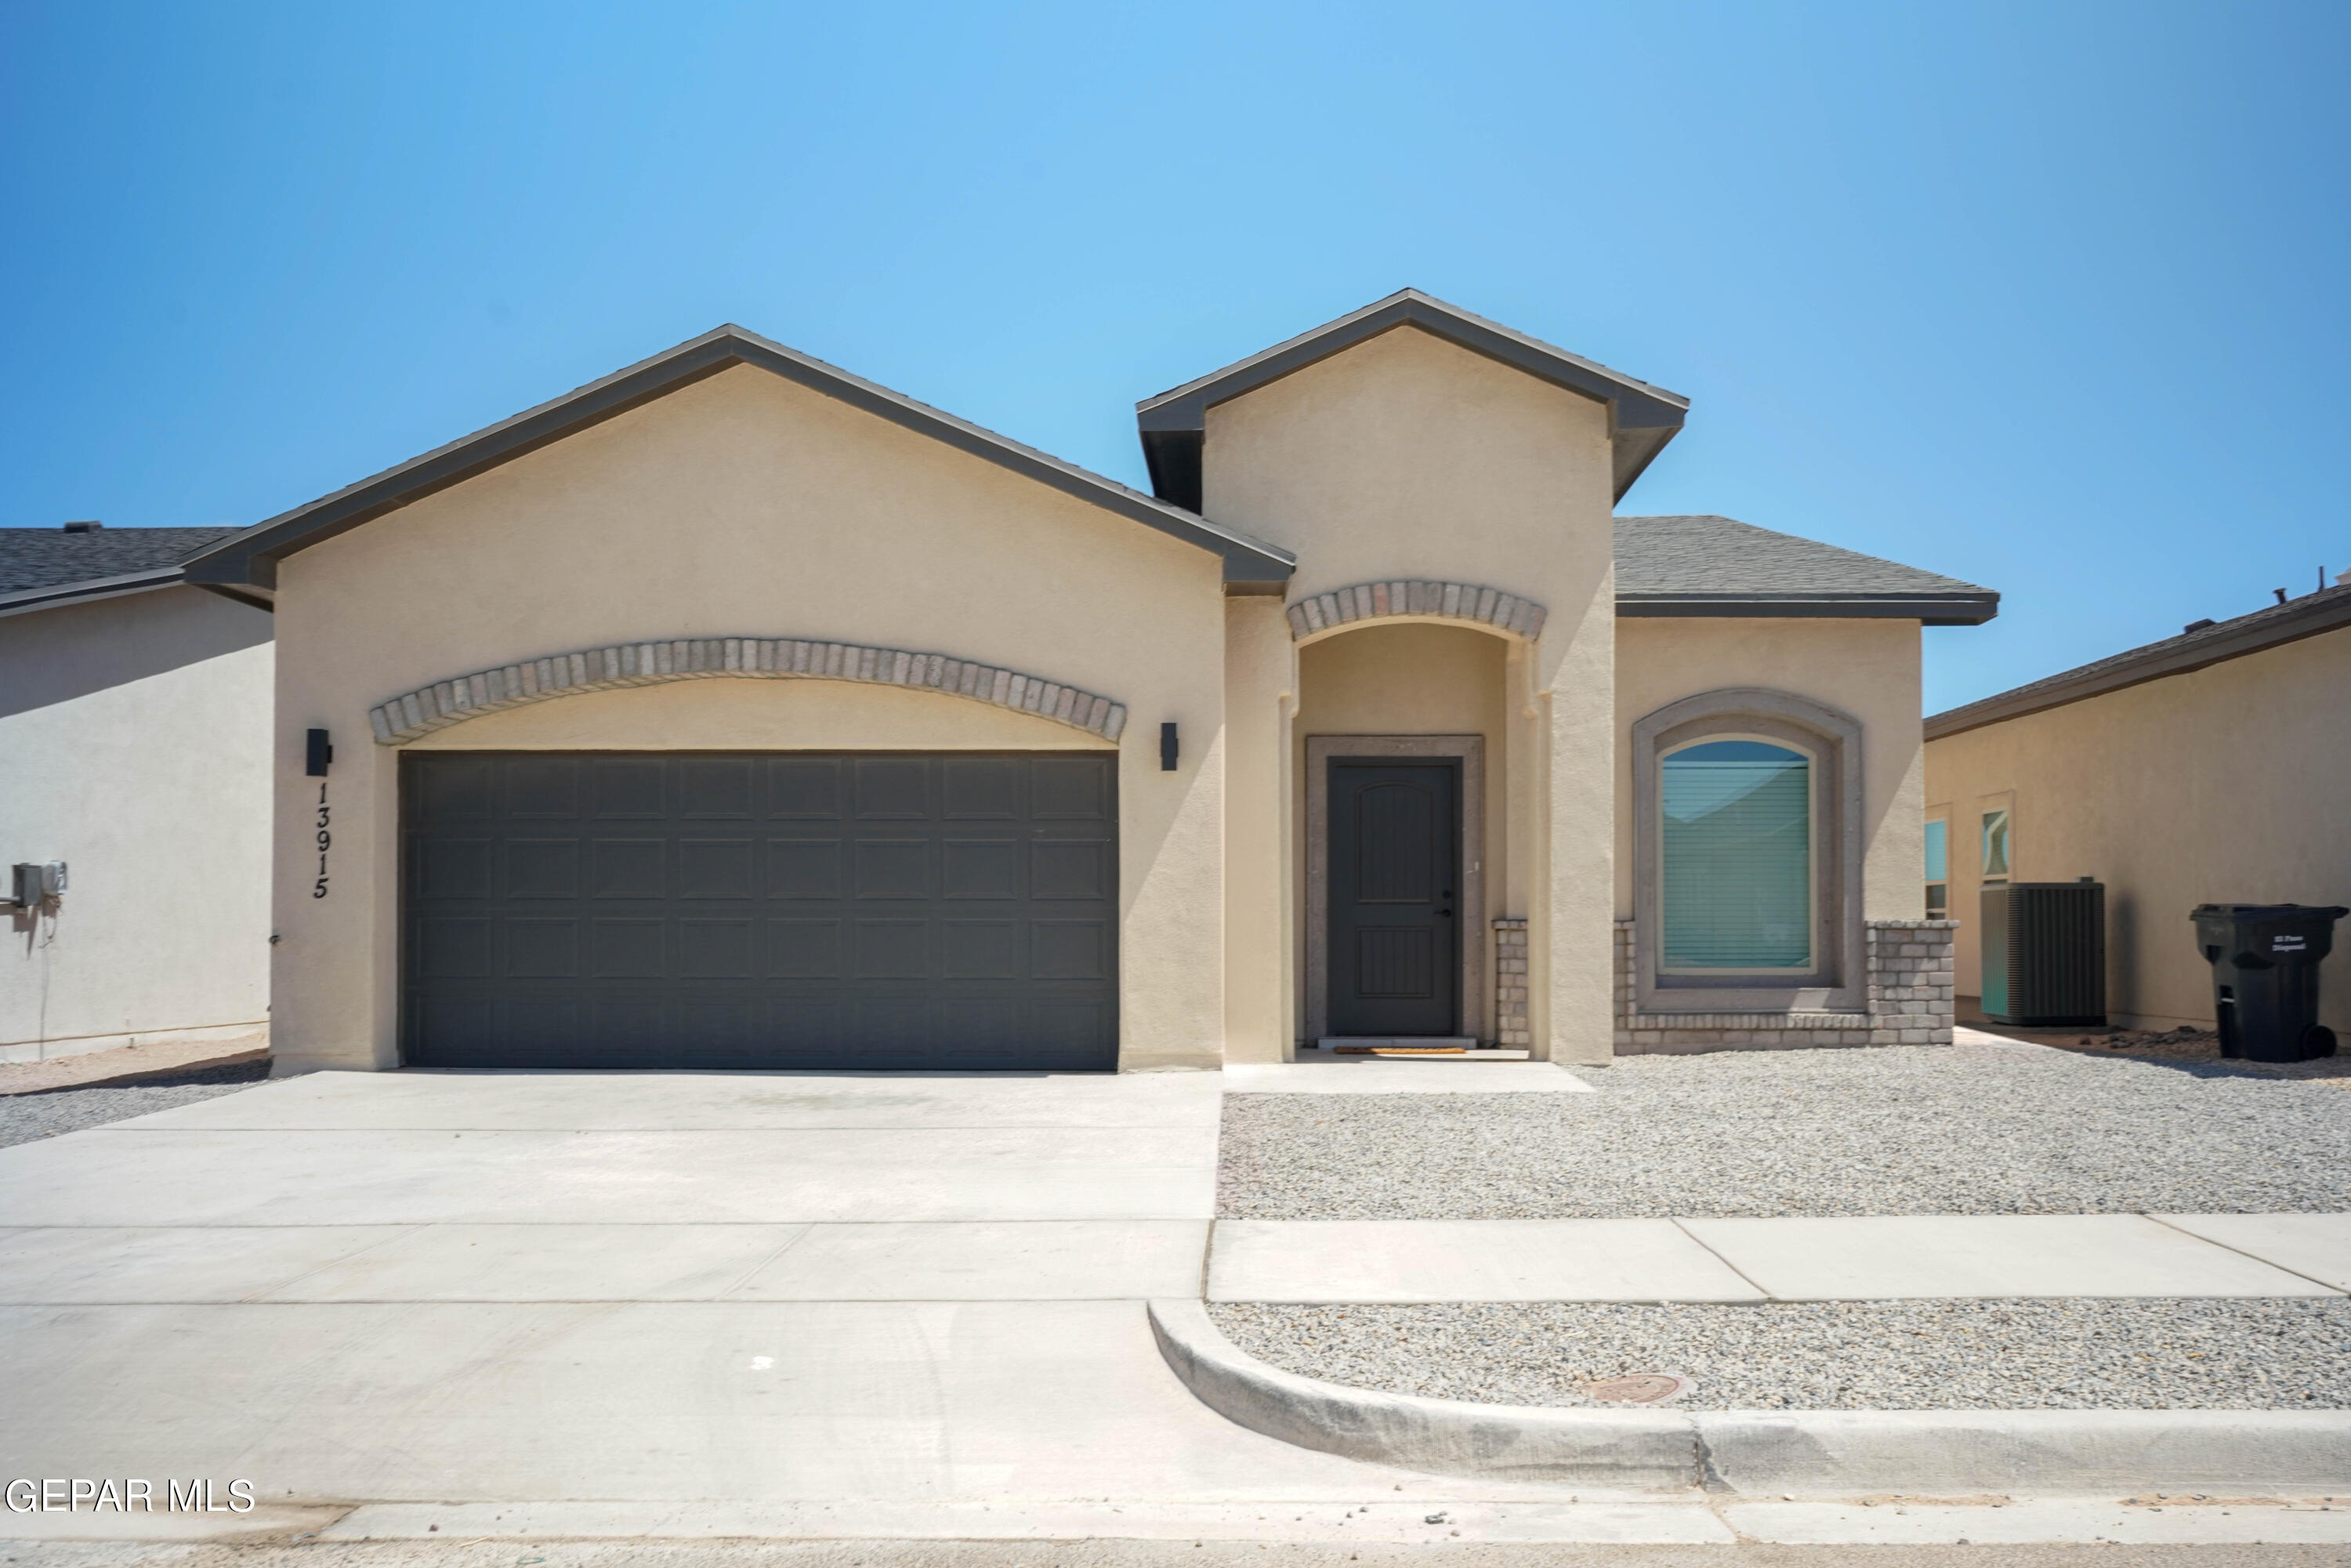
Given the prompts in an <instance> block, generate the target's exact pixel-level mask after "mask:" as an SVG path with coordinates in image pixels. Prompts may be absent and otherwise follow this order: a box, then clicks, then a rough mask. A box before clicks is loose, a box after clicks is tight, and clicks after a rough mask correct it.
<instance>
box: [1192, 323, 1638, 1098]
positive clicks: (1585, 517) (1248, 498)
mask: <svg viewBox="0 0 2351 1568" xmlns="http://www.w3.org/2000/svg"><path fill="white" fill-rule="evenodd" d="M1203 464H1204V493H1205V500H1206V507H1207V513H1208V515H1209V516H1210V517H1215V518H1217V520H1218V521H1220V522H1224V523H1227V524H1230V525H1232V526H1234V527H1237V528H1245V529H1247V530H1249V532H1251V533H1254V534H1257V535H1259V536H1260V537H1262V538H1268V539H1270V540H1273V541H1274V542H1276V543H1279V544H1281V545H1285V546H1288V547H1289V548H1290V549H1295V550H1296V551H1298V552H1299V555H1300V565H1299V572H1298V576H1297V579H1296V580H1295V581H1294V582H1293V583H1292V584H1291V587H1290V599H1291V600H1293V601H1295V600H1296V599H1298V598H1301V597H1303V596H1306V595H1311V594H1313V593H1316V592H1320V591H1323V590H1326V589H1332V588H1341V587H1346V586H1349V585H1351V584H1354V583H1358V582H1365V581H1370V580H1391V579H1396V578H1406V579H1410V578H1421V579H1433V580H1447V581H1456V582H1471V583H1477V584H1480V585H1482V586H1489V587H1493V588H1497V589H1500V590H1502V591H1506V592H1511V593H1517V594H1521V595H1523V596H1525V597H1527V598H1530V599H1532V600H1534V601H1537V602H1538V603H1540V604H1541V605H1543V606H1544V607H1545V609H1546V610H1547V611H1548V612H1549V621H1548V622H1547V624H1546V627H1545V630H1544V633H1543V636H1542V639H1541V643H1539V644H1538V645H1537V646H1536V647H1535V648H1534V649H1533V651H1532V656H1531V659H1529V660H1527V661H1525V662H1524V664H1523V665H1522V666H1520V668H1521V669H1522V678H1520V677H1518V676H1514V680H1513V686H1512V691H1513V695H1512V698H1511V703H1512V706H1513V707H1514V708H1515V711H1514V712H1512V713H1511V714H1510V715H1509V722H1510V724H1512V725H1514V726H1517V727H1519V728H1520V735H1519V737H1518V738H1517V739H1516V740H1515V741H1514V743H1513V750H1514V754H1515V755H1516V756H1517V757H1518V758H1520V763H1521V767H1520V769H1519V770H1518V771H1517V772H1515V773H1510V769H1508V768H1504V769H1501V770H1500V771H1504V772H1505V773H1506V774H1509V775H1510V776H1511V777H1515V778H1517V779H1520V788H1521V793H1520V794H1518V795H1514V796H1512V797H1511V798H1510V805H1511V807H1512V808H1513V809H1514V810H1518V812H1519V815H1520V820H1522V821H1526V822H1527V823H1528V827H1529V831H1528V832H1527V833H1526V835H1525V836H1524V840H1523V842H1521V843H1519V844H1516V845H1514V847H1513V848H1512V850H1511V852H1510V856H1509V857H1508V860H1509V862H1510V863H1507V864H1506V865H1505V867H1504V868H1503V869H1504V873H1505V874H1504V875H1503V876H1502V877H1499V878H1489V882H1492V883H1499V885H1501V886H1503V887H1505V888H1515V889H1516V890H1517V893H1516V894H1506V895H1505V896H1506V899H1507V898H1510V897H1512V896H1515V897H1521V898H1523V899H1524V900H1525V903H1524V904H1512V906H1511V907H1510V909H1509V910H1508V913H1510V914H1514V915H1515V914H1524V915H1527V916H1528V918H1529V920H1530V923H1531V933H1530V935H1531V968H1532V969H1533V970H1534V973H1533V975H1532V977H1531V978H1532V985H1531V990H1532V991H1533V993H1534V996H1533V1011H1534V1014H1535V1016H1534V1018H1533V1019H1532V1023H1533V1028H1534V1034H1535V1038H1536V1040H1537V1042H1538V1045H1539V1047H1540V1048H1541V1051H1545V1052H1547V1053H1548V1054H1551V1055H1552V1056H1553V1057H1555V1058H1557V1059H1560V1060H1570V1059H1577V1060H1587V1061H1589V1060H1602V1059H1605V1057H1606V1056H1607V1055H1608V1053H1609V1036H1610V1018H1609V1013H1610V973H1609V940H1610V936H1609V932H1610V925H1609V894H1608V889H1609V886H1610V881H1611V874H1612V873H1611V862H1612V858H1613V854H1612V851H1613V844H1614V831H1613V818H1614V803H1613V800H1612V780H1613V779H1614V766H1613V763H1614V724H1613V702H1612V696H1613V692H1614V675H1613V673H1612V662H1613V659H1614V646H1615V644H1614V634H1613V631H1612V626H1613V622H1614V586H1613V565H1614V563H1613V549H1614V547H1613V539H1612V528H1613V524H1612V523H1611V520H1610V512H1611V505H1610V477H1609V447H1608V422H1607V413H1606V410H1605V408H1604V407H1603V405H1601V404H1599V403H1596V402H1592V401H1590V400H1588V399H1585V398H1583V397H1580V396H1578V395H1577V394H1575V393H1573V392H1566V391H1564V390H1563V389H1561V388H1558V387H1554V386H1552V385H1550V384H1548V383H1546V382H1539V381H1537V380H1535V379H1534V378H1532V377H1531V376H1528V375H1526V374H1524V373H1523V372H1521V371H1515V370H1511V369H1510V368H1509V367H1507V366H1504V365H1501V364H1499V363H1497V362H1495V361H1491V360H1488V359H1485V358H1483V357H1482V356H1479V355H1478V354H1474V353H1471V352H1470V351H1468V350H1465V349H1461V348H1458V347H1456V346H1455V345H1453V344H1450V343H1447V342H1446V341H1445V340H1441V339H1438V338H1437V337H1434V336H1432V335H1430V334H1428V333H1425V332H1421V331H1419V330H1417V329H1412V328H1401V329H1397V330H1395V331H1392V332H1387V333H1384V334H1382V335H1381V336H1379V337H1377V338H1374V339H1371V340H1368V341H1366V342H1364V343H1362V344H1359V345H1357V346H1355V347H1354V348H1352V349H1349V350H1346V351H1345V352H1343V353H1341V354H1338V355H1335V356H1333V357H1332V358H1330V359H1328V360H1324V361H1321V362H1320V363H1317V364H1314V365H1311V366H1309V367H1308V368H1306V369H1305V370H1302V371H1297V372H1295V373H1294V374H1291V375H1289V376H1285V377H1283V378H1281V379H1280V380H1279V381H1276V382H1270V383H1269V384H1267V385H1266V386H1263V387H1260V388H1259V389H1257V390H1255V391H1253V392H1249V393H1248V394H1246V395H1244V396H1242V397H1238V398H1236V399H1233V400H1231V401H1230V402H1224V403H1219V404H1217V406H1215V407H1213V408H1211V409H1210V410H1208V413H1207V443H1206V446H1205V448H1204V455H1203ZM1468 635H1472V636H1475V635H1479V633H1474V632H1473V633H1468ZM1340 640H1343V639H1340ZM1272 669H1273V663H1272V661H1270V660H1269V661H1265V662H1263V665H1262V669H1261V672H1260V674H1259V678H1258V680H1257V681H1256V683H1255V685H1252V686H1251V687H1250V689H1249V691H1248V692H1247V693H1246V694H1242V693H1235V694H1233V695H1232V699H1231V700H1233V701H1234V702H1235V703H1236V704H1238V703H1239V702H1241V701H1242V700H1243V697H1244V695H1246V697H1247V700H1249V701H1250V702H1252V703H1257V704H1270V703H1272V702H1273V701H1275V700H1276V697H1275V693H1276V691H1277V690H1278V689H1279V688H1278V687H1276V686H1274V685H1271V684H1270V683H1271V682H1272V681H1273V679H1274V676H1273V674H1271V672H1272ZM1300 723H1301V725H1302V723H1303V720H1302V719H1301V721H1300ZM1377 733H1395V727H1394V726H1393V725H1392V724H1383V725H1381V726H1380V727H1378V729H1377ZM1274 755H1278V756H1280V757H1282V758H1293V759H1294V758H1295V751H1294V747H1291V746H1283V747H1279V748H1277V750H1276V752H1275V753H1274ZM1299 783H1300V780H1299V779H1297V777H1296V776H1295V774H1294V772H1293V774H1292V776H1291V777H1290V778H1289V779H1282V778H1280V770H1279V769H1278V768H1276V767H1275V766H1274V764H1273V763H1272V762H1271V761H1270V760H1267V759H1260V760H1259V763H1258V764H1257V765H1256V766H1255V767H1254V768H1252V769H1250V770H1249V773H1248V774H1247V775H1246V776H1243V775H1241V774H1240V773H1238V772H1237V773H1236V776H1235V778H1234V779H1233V784H1232V788H1233V789H1235V790H1237V791H1239V790H1260V789H1261V790H1269V791H1272V790H1280V791H1286V792H1287V793H1286V794H1284V795H1283V796H1282V798H1284V799H1294V798H1295V791H1296V789H1298V788H1299ZM1529 800H1532V801H1534V802H1540V804H1535V805H1528V804H1527V803H1526V802H1527V801H1529ZM1294 852H1295V851H1294V850H1293V853H1294ZM1300 894H1301V890H1300V889H1299V888H1298V887H1296V886H1295V885H1293V886H1292V887H1290V889H1288V890H1287V891H1286V894H1285V896H1286V897H1287V898H1288V899H1289V901H1290V904H1293V905H1294V904H1295V902H1296V900H1297V898H1298V897H1299V896H1300ZM1263 895H1264V894H1262V892H1260V894H1259V896H1263ZM1283 917H1285V916H1283V915H1278V914H1276V913H1274V912H1260V913H1259V914H1256V915H1251V916H1249V918H1251V919H1253V920H1257V921H1259V923H1267V922H1271V921H1274V920H1276V919H1278V918H1283ZM1286 917H1289V918H1293V919H1294V917H1295V916H1294V914H1292V915H1288V916H1286ZM1289 952H1290V949H1283V950H1281V951H1280V952H1278V953H1273V954H1268V955H1265V956H1261V957H1259V959H1258V960H1257V962H1258V963H1259V965H1261V966H1268V967H1270V966H1278V965H1281V964H1284V963H1287V962H1288V961H1289V960H1288V955H1289ZM1278 984H1279V985H1280V986H1282V987H1286V988H1287V989H1288V991H1289V993H1290V994H1289V995H1287V996H1285V998H1284V1005H1283V1007H1282V1009H1281V1010H1280V1014H1279V1016H1278V1017H1275V1018H1256V1019H1252V1020H1251V1021H1250V1022H1249V1026H1248V1028H1249V1031H1250V1032H1251V1033H1252V1036H1253V1037H1255V1036H1259V1035H1261V1036H1263V1037H1264V1038H1272V1037H1274V1036H1276V1035H1278V1034H1280V1033H1281V1032H1283V1031H1285V1030H1290V1029H1291V1028H1293V1027H1294V1026H1293V1025H1292V1023H1291V1022H1290V1019H1292V1018H1293V1017H1294V1016H1295V1013H1296V1010H1297V1008H1298V1005H1299V1004H1298V999H1297V998H1296V997H1295V994H1294V993H1295V988H1296V986H1295V981H1294V979H1292V980H1281V981H1279V982H1278ZM1273 989H1274V986H1273V985H1270V984H1256V985H1253V987H1252V989H1251V992H1250V994H1252V995H1261V994H1271V992H1272V990H1273Z"/></svg>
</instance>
